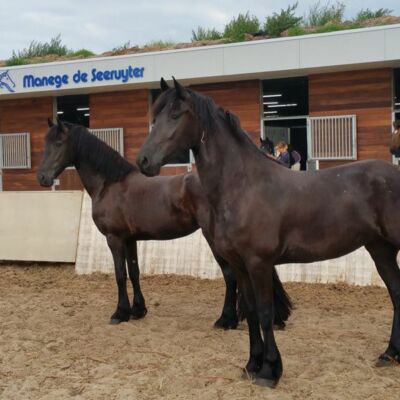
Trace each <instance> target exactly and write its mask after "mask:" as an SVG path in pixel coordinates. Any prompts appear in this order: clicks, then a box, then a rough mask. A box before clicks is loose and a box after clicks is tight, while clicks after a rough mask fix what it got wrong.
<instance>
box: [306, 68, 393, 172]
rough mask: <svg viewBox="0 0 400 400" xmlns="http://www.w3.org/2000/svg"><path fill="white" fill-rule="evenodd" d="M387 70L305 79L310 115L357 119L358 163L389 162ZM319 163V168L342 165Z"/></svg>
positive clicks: (389, 88)
mask: <svg viewBox="0 0 400 400" xmlns="http://www.w3.org/2000/svg"><path fill="white" fill-rule="evenodd" d="M392 75H393V72H392V70H391V69H375V70H363V71H350V72H338V73H329V74H322V75H311V76H310V77H309V114H310V116H312V117H314V116H325V115H349V114H355V115H356V116H357V156H358V160H365V159H370V158H378V159H383V160H387V161H390V160H391V155H390V154H389V141H390V134H391V118H392V116H391V112H392ZM343 163H344V162H343V161H321V162H320V167H321V168H324V167H328V166H334V165H339V164H343Z"/></svg>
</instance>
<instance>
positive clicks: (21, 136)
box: [0, 132, 31, 169]
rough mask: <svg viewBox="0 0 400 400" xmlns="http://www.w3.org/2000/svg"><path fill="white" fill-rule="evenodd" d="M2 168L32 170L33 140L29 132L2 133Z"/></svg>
mask: <svg viewBox="0 0 400 400" xmlns="http://www.w3.org/2000/svg"><path fill="white" fill-rule="evenodd" d="M0 168H1V169H23V168H28V169H29V168H31V140H30V134H29V133H28V132H24V133H0Z"/></svg>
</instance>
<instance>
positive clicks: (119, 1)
mask: <svg viewBox="0 0 400 400" xmlns="http://www.w3.org/2000/svg"><path fill="white" fill-rule="evenodd" d="M315 2H316V1H315V0H304V1H299V6H298V14H299V15H304V14H305V13H306V12H307V10H308V9H309V6H310V5H311V4H315ZM343 2H344V3H345V4H346V14H345V17H346V18H351V17H353V16H354V15H355V14H356V13H357V11H359V10H360V9H361V8H370V9H373V10H376V9H377V8H380V7H384V8H389V9H391V10H394V15H399V16H400V1H399V0H381V1H379V2H377V1H376V0H351V1H350V0H348V1H343ZM293 3H294V1H285V0H281V1H276V0H274V1H270V0H250V1H235V0H221V1H212V0H202V1H183V0H161V1H159V0H147V1H144V0H131V1H130V0H84V1H82V0H79V1H78V0H68V1H55V0H33V1H29V0H0V59H6V58H9V57H10V56H11V53H12V51H13V50H21V49H23V48H25V47H28V46H29V44H30V42H31V41H32V40H37V41H42V42H43V41H49V40H50V39H51V38H52V37H55V36H56V35H57V34H59V33H60V34H61V37H62V41H63V43H64V44H66V45H67V46H68V47H69V48H71V49H73V50H78V49H81V48H87V49H89V50H92V51H93V52H95V53H102V52H104V51H107V50H111V49H112V48H114V47H118V46H121V45H123V44H124V43H126V42H128V41H130V42H131V44H132V45H136V44H138V45H143V44H145V43H147V42H150V41H153V40H160V39H162V40H172V41H176V42H185V41H190V38H191V32H192V29H196V27H197V26H203V27H206V28H214V27H215V28H217V29H218V30H223V27H224V25H225V24H226V23H227V22H228V21H229V20H230V19H231V18H232V17H233V16H237V15H238V13H245V12H247V11H249V12H250V13H251V14H253V15H256V16H257V17H258V18H259V19H260V20H261V21H264V19H265V17H266V16H267V15H271V14H272V13H273V12H277V11H279V10H280V9H281V8H285V7H287V6H288V5H289V4H293Z"/></svg>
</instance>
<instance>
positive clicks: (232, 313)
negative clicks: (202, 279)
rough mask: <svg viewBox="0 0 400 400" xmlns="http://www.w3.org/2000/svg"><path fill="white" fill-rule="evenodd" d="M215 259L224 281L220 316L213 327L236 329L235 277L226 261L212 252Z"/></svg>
mask: <svg viewBox="0 0 400 400" xmlns="http://www.w3.org/2000/svg"><path fill="white" fill-rule="evenodd" d="M214 256H215V259H216V260H217V262H218V264H219V266H220V267H221V271H222V274H223V276H224V281H225V286H226V289H225V300H224V306H223V308H222V313H221V316H220V317H219V318H218V319H217V321H215V323H214V327H215V328H220V329H225V330H226V329H236V328H237V326H238V322H239V320H238V315H237V310H236V303H237V294H236V288H237V283H236V278H235V275H234V273H233V271H232V269H231V268H230V267H229V265H228V263H227V262H226V261H225V260H224V259H222V258H221V257H220V256H218V255H216V254H215V253H214Z"/></svg>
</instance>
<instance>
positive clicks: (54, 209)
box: [0, 191, 82, 262]
mask: <svg viewBox="0 0 400 400" xmlns="http://www.w3.org/2000/svg"><path fill="white" fill-rule="evenodd" d="M81 206H82V192H80V191H71V192H70V191H63V192H1V193H0V260H16V261H52V262H75V259H76V249H77V243H78V230H79V221H80V214H81Z"/></svg>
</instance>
